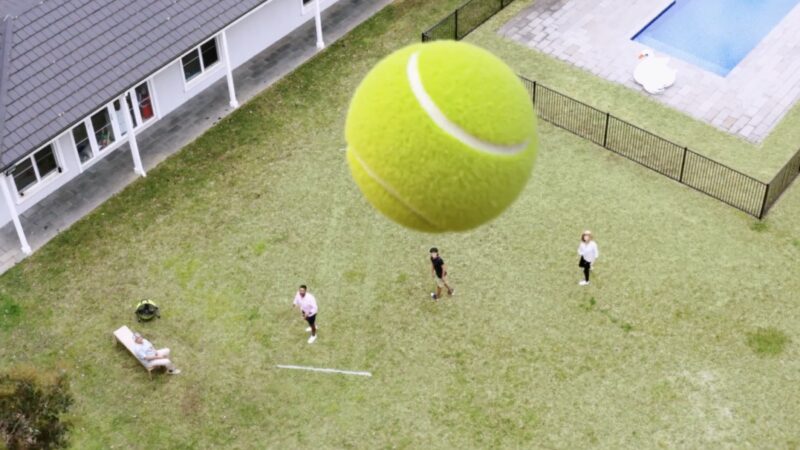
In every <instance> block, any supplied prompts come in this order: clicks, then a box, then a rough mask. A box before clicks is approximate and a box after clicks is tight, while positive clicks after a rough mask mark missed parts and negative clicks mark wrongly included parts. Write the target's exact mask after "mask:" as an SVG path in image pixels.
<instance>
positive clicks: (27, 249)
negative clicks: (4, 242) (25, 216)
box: [0, 176, 32, 255]
mask: <svg viewBox="0 0 800 450" xmlns="http://www.w3.org/2000/svg"><path fill="white" fill-rule="evenodd" d="M0 185H2V186H0V188H2V190H3V198H4V199H5V200H6V206H7V207H8V214H9V215H10V216H11V220H12V221H13V222H14V228H15V229H16V230H17V237H18V238H19V243H20V245H21V246H22V247H21V250H22V253H25V254H26V255H30V254H31V253H32V251H31V246H30V245H29V244H28V238H27V237H25V230H23V229H22V223H20V221H19V214H18V213H17V207H16V205H15V204H14V199H12V198H11V191H9V190H8V177H7V176H4V177H3V178H2V179H0Z"/></svg>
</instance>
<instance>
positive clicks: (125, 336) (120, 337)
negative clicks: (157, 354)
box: [114, 325, 162, 378]
mask: <svg viewBox="0 0 800 450" xmlns="http://www.w3.org/2000/svg"><path fill="white" fill-rule="evenodd" d="M114 338H115V340H116V341H117V343H120V344H122V345H124V346H125V348H127V349H128V351H129V352H131V354H132V355H133V357H134V358H136V360H137V361H139V363H140V364H141V365H142V367H144V368H145V370H147V375H149V376H150V378H153V370H154V369H157V368H159V367H162V366H151V365H149V364H147V363H145V362H144V361H142V360H141V359H139V357H137V356H136V352H135V351H134V350H133V349H134V346H135V345H136V343H135V342H134V341H133V331H131V329H130V328H128V327H126V326H125V325H123V326H121V327H119V328H118V329H117V330H116V331H114Z"/></svg>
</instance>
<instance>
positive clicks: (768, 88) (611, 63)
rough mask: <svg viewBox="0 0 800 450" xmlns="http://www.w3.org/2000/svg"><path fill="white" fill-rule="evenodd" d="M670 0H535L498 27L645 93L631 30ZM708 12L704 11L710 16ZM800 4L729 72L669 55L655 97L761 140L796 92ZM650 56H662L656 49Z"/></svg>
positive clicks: (799, 67) (799, 71) (505, 33)
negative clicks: (669, 80) (668, 74)
mask: <svg viewBox="0 0 800 450" xmlns="http://www.w3.org/2000/svg"><path fill="white" fill-rule="evenodd" d="M670 3H672V0H569V1H565V0H537V1H536V2H534V3H533V4H532V5H531V6H530V7H528V8H525V9H524V10H523V11H522V12H520V13H519V14H518V15H517V16H516V17H515V18H513V19H512V20H510V21H509V22H508V23H506V24H505V25H504V26H503V27H502V28H501V29H500V34H502V35H503V36H506V37H508V38H510V39H513V40H515V41H518V42H520V43H522V44H523V45H526V46H528V47H531V48H534V49H536V50H538V51H541V52H544V53H547V54H549V55H552V56H554V57H556V58H558V59H561V60H564V61H567V62H569V63H571V64H574V65H576V66H578V67H581V68H583V69H585V70H587V71H589V72H591V73H593V74H595V75H597V76H600V77H603V78H605V79H607V80H611V81H613V82H616V83H620V84H623V85H625V86H628V87H630V88H632V89H635V90H638V91H640V92H642V95H650V94H647V93H645V92H644V91H643V90H642V89H641V87H640V86H639V85H638V84H636V83H635V82H634V81H633V70H634V68H635V67H636V65H637V63H638V60H637V55H638V54H639V52H640V51H641V50H643V49H645V48H646V46H645V45H643V44H641V43H639V42H635V41H632V40H631V38H632V37H633V36H634V35H635V34H636V33H637V32H638V31H639V30H641V29H642V28H643V27H644V26H646V25H647V24H648V23H649V22H650V21H651V20H652V19H653V18H655V17H657V16H658V14H659V13H660V12H661V11H663V10H664V9H665V8H667V7H668V6H669V5H670ZM710 20H711V19H710ZM798 29H800V5H798V6H796V7H795V8H794V9H793V10H792V11H791V12H789V13H788V14H787V15H786V16H785V17H783V19H782V20H781V21H780V23H778V25H777V26H775V27H774V28H773V29H772V30H771V31H770V32H769V33H768V34H767V35H766V36H765V37H764V39H762V40H761V42H759V43H758V44H757V45H756V47H755V48H754V49H753V50H752V51H750V53H748V54H747V56H746V57H745V58H744V59H743V60H742V61H741V62H740V63H739V64H738V65H737V66H736V67H735V68H734V69H733V70H732V71H731V72H730V73H728V74H727V76H724V77H723V76H720V75H717V74H715V73H712V72H710V71H707V70H704V69H702V68H700V67H698V66H695V65H693V64H691V63H689V62H686V61H683V60H681V59H679V58H677V57H672V58H671V60H670V67H672V68H674V69H677V71H678V75H677V81H676V82H675V85H674V86H672V87H671V88H669V89H667V91H666V92H664V93H663V94H661V95H655V96H653V97H654V98H655V99H656V100H658V101H660V102H662V103H665V104H667V105H669V106H671V107H673V108H676V109H678V110H681V111H683V112H685V113H687V114H689V115H690V116H692V117H695V118H697V119H700V120H702V121H704V122H707V123H709V124H711V125H713V126H715V127H717V128H719V129H721V130H724V131H727V132H729V133H732V134H735V135H737V136H740V137H742V138H744V139H746V140H748V141H751V142H755V143H758V142H761V141H762V140H763V139H764V138H765V137H766V136H767V135H768V134H769V133H770V132H771V131H772V129H773V128H774V127H775V125H777V124H778V122H780V120H781V119H783V117H784V116H785V115H786V113H787V112H788V111H789V110H790V109H791V107H792V106H793V105H794V104H795V102H797V100H798V99H799V98H800V58H798V55H800V32H798ZM658 56H670V55H665V54H661V53H659V54H658Z"/></svg>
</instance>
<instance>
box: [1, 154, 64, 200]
mask: <svg viewBox="0 0 800 450" xmlns="http://www.w3.org/2000/svg"><path fill="white" fill-rule="evenodd" d="M56 172H61V168H60V167H58V162H56V155H55V151H54V149H53V144H47V145H45V146H44V147H42V148H41V149H39V150H37V151H36V152H34V153H33V154H32V155H30V156H28V157H26V158H25V159H23V160H22V161H20V162H18V163H17V165H15V166H14V169H13V170H12V171H11V175H12V177H13V178H14V185H15V186H16V187H17V192H18V193H19V195H20V196H22V195H24V193H25V191H26V190H27V189H30V187H31V186H34V185H35V184H36V183H38V182H40V181H42V180H43V179H44V178H46V177H47V176H49V175H50V174H53V173H56Z"/></svg>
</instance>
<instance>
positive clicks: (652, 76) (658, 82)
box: [633, 50, 677, 94]
mask: <svg viewBox="0 0 800 450" xmlns="http://www.w3.org/2000/svg"><path fill="white" fill-rule="evenodd" d="M639 60H640V62H639V64H637V65H636V69H634V70H633V79H634V80H636V82H637V83H639V84H641V85H642V87H643V88H644V90H645V91H647V92H649V93H651V94H660V93H662V92H664V90H665V89H667V88H668V87H670V86H672V85H673V83H675V74H676V73H677V72H676V70H675V69H672V68H670V67H669V66H668V65H667V64H669V58H657V57H656V56H655V53H653V51H652V50H644V51H642V52H641V53H639Z"/></svg>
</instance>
